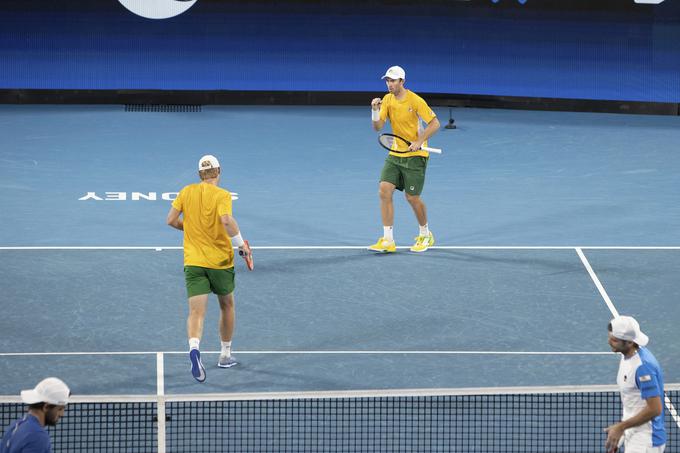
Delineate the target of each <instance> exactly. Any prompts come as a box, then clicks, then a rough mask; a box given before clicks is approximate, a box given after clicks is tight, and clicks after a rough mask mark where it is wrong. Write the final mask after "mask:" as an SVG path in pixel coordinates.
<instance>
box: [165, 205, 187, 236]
mask: <svg viewBox="0 0 680 453" xmlns="http://www.w3.org/2000/svg"><path fill="white" fill-rule="evenodd" d="M181 214H182V213H181V212H180V211H178V210H177V209H175V208H173V207H171V208H170V212H168V217H167V219H166V222H167V223H168V225H170V226H171V227H173V228H175V229H177V230H180V231H183V230H184V222H183V221H182V218H181V217H180V215H181Z"/></svg>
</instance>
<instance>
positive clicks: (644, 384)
mask: <svg viewBox="0 0 680 453" xmlns="http://www.w3.org/2000/svg"><path fill="white" fill-rule="evenodd" d="M616 383H617V385H618V386H619V391H620V392H621V403H622V406H623V418H622V420H627V419H629V418H631V417H633V416H635V415H636V414H637V413H639V412H640V411H641V410H642V409H644V408H645V406H646V405H647V402H646V401H645V400H646V399H648V398H652V397H655V396H658V397H660V398H661V401H663V400H664V393H663V371H662V370H661V367H660V366H659V362H657V360H656V358H655V357H654V356H653V355H652V353H651V352H649V350H648V349H646V348H642V347H641V348H640V349H638V351H637V353H636V354H635V355H633V356H631V357H628V358H626V357H625V356H621V362H620V363H619V374H618V376H617V378H616ZM663 422H664V412H663V408H662V410H661V414H660V415H658V416H656V417H654V418H653V419H652V420H651V421H649V422H647V423H643V424H642V425H639V426H634V427H632V428H628V429H627V430H626V431H625V446H626V453H629V452H633V451H636V452H637V451H641V452H646V451H654V450H649V449H650V448H652V447H660V446H662V445H664V444H665V443H666V431H665V429H664V424H663ZM661 451H662V450H661Z"/></svg>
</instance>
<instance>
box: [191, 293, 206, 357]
mask: <svg viewBox="0 0 680 453" xmlns="http://www.w3.org/2000/svg"><path fill="white" fill-rule="evenodd" d="M207 306H208V295H207V294H201V295H199V296H193V297H190V298H189V316H188V317H187V336H188V338H189V346H190V347H193V346H195V349H199V344H198V342H193V343H194V344H192V340H194V339H195V340H198V341H199V342H200V340H201V337H202V336H203V321H204V319H205V310H206V307H207Z"/></svg>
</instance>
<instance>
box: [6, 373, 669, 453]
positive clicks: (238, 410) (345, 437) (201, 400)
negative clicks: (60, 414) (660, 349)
mask: <svg viewBox="0 0 680 453" xmlns="http://www.w3.org/2000/svg"><path fill="white" fill-rule="evenodd" d="M666 396H667V401H666V403H667V404H666V420H665V423H666V428H667V431H668V443H667V448H666V453H674V452H680V418H679V417H678V414H677V412H675V407H677V405H678V404H679V403H680V385H672V386H668V387H667V392H666ZM73 401H74V402H73V403H72V404H70V405H69V406H68V408H67V411H66V415H65V416H64V418H62V420H61V421H60V422H59V424H58V425H57V426H56V427H54V428H50V430H51V436H52V443H53V447H54V451H55V452H69V453H72V452H93V451H97V452H142V453H144V452H161V453H166V452H168V453H169V452H177V453H179V452H182V453H187V452H200V453H205V452H265V451H266V452H295V453H298V452H484V453H487V452H488V453H495V452H498V453H506V452H518V453H520V452H521V453H533V452H535V453H543V452H550V453H557V452H563V453H568V452H574V453H587V452H593V453H596V452H597V453H599V452H601V451H603V447H604V441H605V433H604V432H603V428H604V427H606V426H608V425H610V424H612V423H614V422H616V421H617V420H619V419H620V416H621V407H620V400H619V394H618V392H617V391H616V388H615V387H612V386H594V387H592V386H591V387H525V388H480V389H427V390H404V391H379V392H368V391H367V392H302V393H257V394H207V395H175V396H170V395H166V396H156V395H153V396H129V397H74V398H73ZM0 408H1V410H0V422H1V423H2V426H3V427H6V426H7V425H9V423H11V422H12V421H13V420H15V419H16V418H19V417H20V416H21V415H22V414H23V413H24V410H25V408H24V406H23V405H22V404H20V403H19V402H18V398H14V397H4V398H2V399H0ZM3 430H4V428H3Z"/></svg>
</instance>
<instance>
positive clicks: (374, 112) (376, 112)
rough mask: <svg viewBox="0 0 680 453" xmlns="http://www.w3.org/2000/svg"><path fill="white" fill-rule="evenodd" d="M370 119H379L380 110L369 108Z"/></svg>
mask: <svg viewBox="0 0 680 453" xmlns="http://www.w3.org/2000/svg"><path fill="white" fill-rule="evenodd" d="M371 121H380V110H373V109H371Z"/></svg>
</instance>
